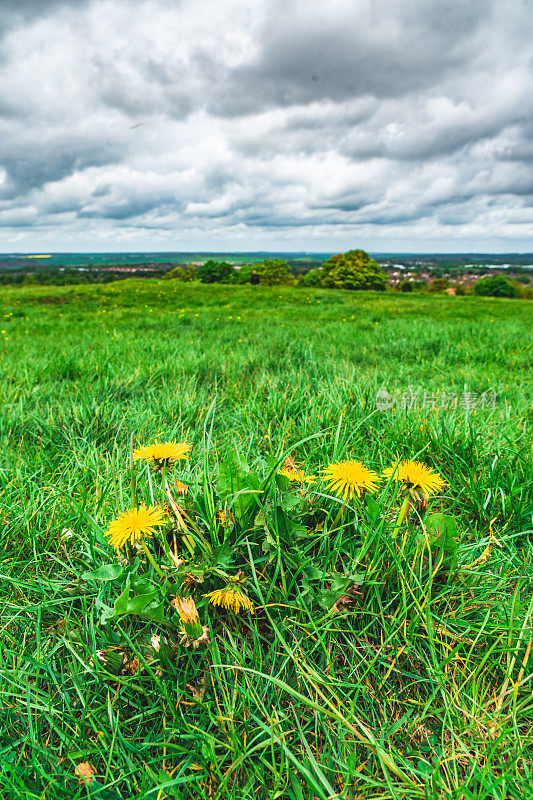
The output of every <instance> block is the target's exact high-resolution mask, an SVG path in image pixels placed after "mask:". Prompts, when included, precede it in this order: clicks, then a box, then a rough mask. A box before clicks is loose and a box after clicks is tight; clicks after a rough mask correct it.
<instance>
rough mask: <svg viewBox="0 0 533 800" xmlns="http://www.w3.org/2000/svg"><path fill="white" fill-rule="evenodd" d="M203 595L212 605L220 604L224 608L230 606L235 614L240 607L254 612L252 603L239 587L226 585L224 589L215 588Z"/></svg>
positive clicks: (251, 612)
mask: <svg viewBox="0 0 533 800" xmlns="http://www.w3.org/2000/svg"><path fill="white" fill-rule="evenodd" d="M204 597H207V598H208V600H209V602H210V603H212V604H213V605H214V606H221V607H222V608H226V609H228V608H231V610H232V611H235V613H236V614H238V613H239V612H240V611H241V609H242V610H243V611H249V612H250V614H253V613H254V604H253V603H252V601H251V600H250V598H249V597H247V596H246V595H245V594H244V592H243V591H242V589H240V588H239V587H234V586H226V587H225V588H224V589H216V590H215V591H214V592H209V594H204Z"/></svg>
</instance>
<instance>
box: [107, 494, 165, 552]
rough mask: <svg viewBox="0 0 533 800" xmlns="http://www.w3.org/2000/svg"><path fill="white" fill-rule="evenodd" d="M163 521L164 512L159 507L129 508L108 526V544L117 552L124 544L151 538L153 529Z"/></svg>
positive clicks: (142, 506) (142, 505)
mask: <svg viewBox="0 0 533 800" xmlns="http://www.w3.org/2000/svg"><path fill="white" fill-rule="evenodd" d="M164 521H165V512H164V511H163V509H162V508H161V507H160V506H149V507H147V506H145V505H144V503H141V505H140V506H139V507H138V508H129V509H128V510H127V511H124V512H123V513H122V514H120V515H119V516H118V518H117V519H115V520H113V522H112V523H111V524H110V525H109V528H108V529H107V532H106V536H109V537H110V538H109V542H110V544H112V545H113V547H116V548H117V550H119V549H120V548H121V547H124V545H125V544H126V542H131V543H132V544H133V543H134V542H140V541H141V540H142V539H145V538H149V537H150V536H153V534H154V533H155V532H156V531H155V529H156V528H157V527H158V526H160V525H162V524H163V523H164Z"/></svg>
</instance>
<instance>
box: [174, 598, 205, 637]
mask: <svg viewBox="0 0 533 800" xmlns="http://www.w3.org/2000/svg"><path fill="white" fill-rule="evenodd" d="M171 605H172V607H173V608H174V609H175V610H176V611H177V612H178V616H179V618H180V621H181V624H182V625H183V629H184V631H185V636H184V638H183V639H182V644H184V645H185V646H186V647H193V648H194V649H195V650H196V648H198V647H200V646H202V645H204V644H207V643H208V642H209V628H207V627H206V626H205V625H201V624H200V619H199V617H198V609H197V608H196V603H195V602H194V600H193V599H192V597H175V598H174V599H173V600H172V601H171Z"/></svg>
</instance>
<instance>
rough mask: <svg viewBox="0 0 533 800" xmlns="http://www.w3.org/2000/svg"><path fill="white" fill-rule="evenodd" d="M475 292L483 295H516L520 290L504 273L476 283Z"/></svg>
mask: <svg viewBox="0 0 533 800" xmlns="http://www.w3.org/2000/svg"><path fill="white" fill-rule="evenodd" d="M474 292H475V294H477V295H480V296H481V297H516V296H517V295H518V291H517V289H516V286H513V284H512V283H510V281H508V280H507V278H504V277H503V275H491V276H489V277H488V278H482V279H481V280H480V281H477V283H475V284H474Z"/></svg>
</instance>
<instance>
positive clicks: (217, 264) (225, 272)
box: [196, 258, 235, 283]
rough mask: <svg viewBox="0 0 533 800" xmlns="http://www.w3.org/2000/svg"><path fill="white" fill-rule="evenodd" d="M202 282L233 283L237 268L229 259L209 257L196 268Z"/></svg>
mask: <svg viewBox="0 0 533 800" xmlns="http://www.w3.org/2000/svg"><path fill="white" fill-rule="evenodd" d="M196 272H197V275H198V277H199V278H200V280H201V281H202V283H233V281H234V278H235V269H234V268H233V266H232V265H231V264H228V263H227V261H213V259H211V258H210V259H209V261H206V262H205V264H202V265H201V266H200V267H198V269H197V270H196Z"/></svg>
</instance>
